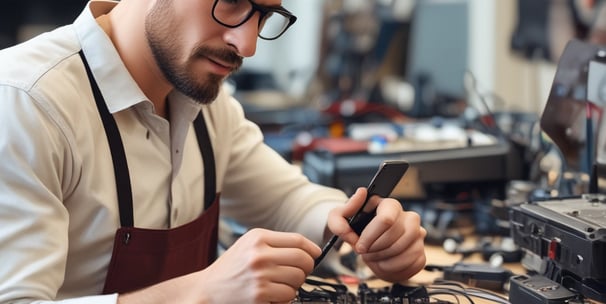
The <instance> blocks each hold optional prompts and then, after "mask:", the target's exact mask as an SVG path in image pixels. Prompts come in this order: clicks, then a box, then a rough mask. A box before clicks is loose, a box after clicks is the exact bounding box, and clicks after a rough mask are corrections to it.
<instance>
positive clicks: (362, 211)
mask: <svg viewBox="0 0 606 304" xmlns="http://www.w3.org/2000/svg"><path fill="white" fill-rule="evenodd" d="M407 169H408V162H406V161H404V160H384V161H382V162H381V165H379V168H378V169H377V172H376V173H375V175H374V176H373V178H372V179H371V180H370V183H369V185H368V187H367V190H368V192H367V194H366V198H365V200H364V203H363V204H362V206H360V208H359V209H358V211H357V212H356V214H355V215H354V216H353V217H352V218H351V219H349V225H350V226H351V228H352V229H353V230H354V231H355V232H356V233H357V234H358V235H360V234H361V233H362V230H364V228H365V227H366V225H368V223H370V221H371V220H372V219H373V218H374V216H375V215H376V208H377V206H376V204H375V203H371V204H369V201H371V198H372V197H373V196H379V197H388V196H389V195H390V194H391V193H392V191H393V190H394V188H395V187H396V185H397V184H398V183H399V182H400V181H401V180H402V177H403V176H404V174H405V173H406V170H407ZM337 239H338V236H336V235H333V236H332V237H331V239H330V240H329V241H328V242H327V243H326V245H324V247H323V248H322V254H321V255H320V256H319V257H318V258H316V260H315V266H316V267H317V266H318V265H319V264H320V262H321V261H322V259H323V258H324V257H325V256H326V254H327V253H328V251H330V249H331V248H332V247H333V246H334V244H335V243H336V241H337Z"/></svg>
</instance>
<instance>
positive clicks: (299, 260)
mask: <svg viewBox="0 0 606 304" xmlns="http://www.w3.org/2000/svg"><path fill="white" fill-rule="evenodd" d="M320 253H321V249H320V247H318V246H317V245H316V244H315V243H313V242H312V241H310V240H308V239H306V238H305V237H303V236H302V235H300V234H296V233H288V232H275V231H270V230H265V229H252V230H250V231H249V232H247V233H245V234H244V235H242V236H241V237H240V238H239V239H238V240H237V241H236V242H235V243H234V244H233V245H232V246H231V247H230V248H229V249H228V250H227V251H225V252H224V253H223V254H222V255H221V256H220V257H219V258H218V259H217V260H216V261H215V262H214V263H213V264H211V265H210V266H209V267H207V268H206V269H204V270H202V271H199V272H195V273H192V274H189V275H186V276H183V277H179V278H175V279H172V280H169V281H166V282H162V283H159V284H157V285H154V286H152V287H149V288H146V289H143V290H140V291H136V292H133V293H129V294H124V295H120V296H119V299H118V302H119V303H131V302H132V303H135V302H136V303H290V301H291V300H292V299H293V298H295V296H296V292H297V290H298V289H299V287H300V286H301V285H303V283H304V282H305V278H306V277H307V276H308V275H309V274H310V273H311V272H312V271H313V267H314V259H315V258H316V257H318V256H319V255H320Z"/></svg>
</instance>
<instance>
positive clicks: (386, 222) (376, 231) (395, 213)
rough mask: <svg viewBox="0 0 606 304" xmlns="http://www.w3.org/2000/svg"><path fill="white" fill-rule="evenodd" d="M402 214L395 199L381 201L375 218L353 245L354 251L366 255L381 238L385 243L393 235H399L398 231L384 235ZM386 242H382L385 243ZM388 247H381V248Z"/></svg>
mask: <svg viewBox="0 0 606 304" xmlns="http://www.w3.org/2000/svg"><path fill="white" fill-rule="evenodd" d="M400 214H402V205H401V204H400V202H398V201H397V200H395V199H383V200H381V203H380V204H379V205H378V207H377V214H376V216H375V218H374V219H373V220H372V221H370V223H369V224H368V226H366V228H365V229H364V230H363V231H362V234H361V235H360V239H359V240H358V242H357V243H356V244H355V249H356V251H357V252H358V253H367V252H369V250H370V248H371V247H372V246H374V244H375V242H376V241H377V240H379V238H381V237H382V236H384V235H385V237H384V238H386V239H387V241H389V240H391V239H393V238H394V237H393V234H394V233H401V232H400V231H393V232H392V233H391V234H386V232H388V231H389V230H390V229H392V227H393V226H394V225H398V224H401V223H398V222H397V221H398V217H399V215H400ZM385 242H386V241H383V243H385ZM385 246H388V245H385V244H384V245H383V247H385Z"/></svg>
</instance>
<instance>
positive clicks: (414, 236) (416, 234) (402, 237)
mask: <svg viewBox="0 0 606 304" xmlns="http://www.w3.org/2000/svg"><path fill="white" fill-rule="evenodd" d="M426 233H427V232H426V231H425V229H423V228H422V227H421V217H420V216H419V215H418V214H417V213H415V212H404V211H402V212H400V214H399V216H398V218H397V219H396V221H395V223H394V225H392V226H391V227H390V228H389V229H388V230H387V231H386V232H385V233H384V234H383V235H381V236H380V237H379V238H378V239H377V240H376V241H375V242H374V243H373V244H372V246H371V247H370V248H369V250H368V253H373V252H381V255H385V256H383V257H381V258H387V257H389V255H394V254H397V251H399V250H402V249H404V248H406V247H407V246H408V245H409V244H411V243H413V242H415V241H417V240H419V239H424V238H425V235H426Z"/></svg>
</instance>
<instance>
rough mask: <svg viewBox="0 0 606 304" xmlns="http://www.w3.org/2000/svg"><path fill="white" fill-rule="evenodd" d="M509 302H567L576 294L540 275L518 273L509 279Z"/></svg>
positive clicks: (520, 303) (542, 303)
mask: <svg viewBox="0 0 606 304" xmlns="http://www.w3.org/2000/svg"><path fill="white" fill-rule="evenodd" d="M509 283H510V285H509V301H510V302H511V304H559V303H562V304H564V303H569V302H570V300H571V299H574V298H576V297H577V294H576V293H574V292H572V291H570V290H568V289H566V288H565V287H563V286H562V285H560V284H559V283H557V282H555V281H552V280H550V279H548V278H546V277H544V276H541V275H533V276H527V275H518V276H513V277H511V278H510V280H509Z"/></svg>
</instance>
